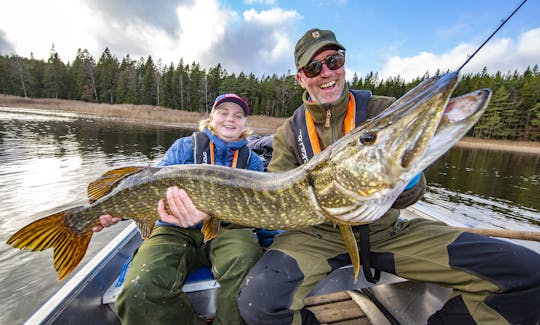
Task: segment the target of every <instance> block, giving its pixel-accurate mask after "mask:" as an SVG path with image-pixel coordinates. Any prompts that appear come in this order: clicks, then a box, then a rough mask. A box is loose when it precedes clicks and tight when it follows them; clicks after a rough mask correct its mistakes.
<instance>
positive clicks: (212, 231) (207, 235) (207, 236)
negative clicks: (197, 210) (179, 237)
mask: <svg viewBox="0 0 540 325" xmlns="http://www.w3.org/2000/svg"><path fill="white" fill-rule="evenodd" d="M219 224H220V221H219V220H218V219H216V218H214V217H212V216H210V218H209V219H208V220H205V221H204V223H203V226H202V229H201V232H202V233H203V235H204V242H207V241H209V240H212V239H213V238H214V237H216V236H217V233H218V231H219Z"/></svg>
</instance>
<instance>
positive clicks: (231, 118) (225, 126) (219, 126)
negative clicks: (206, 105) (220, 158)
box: [210, 102, 247, 142]
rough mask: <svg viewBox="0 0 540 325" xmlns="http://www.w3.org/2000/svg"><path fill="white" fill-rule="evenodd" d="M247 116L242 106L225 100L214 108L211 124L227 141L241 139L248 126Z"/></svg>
mask: <svg viewBox="0 0 540 325" xmlns="http://www.w3.org/2000/svg"><path fill="white" fill-rule="evenodd" d="M246 121H247V119H246V117H245V116H244V111H243V110H242V107H240V106H239V105H237V104H235V103H231V102H225V103H223V104H221V105H219V106H218V107H216V108H215V109H214V112H213V113H212V114H211V115H210V125H211V126H212V129H213V130H214V132H215V133H216V135H217V136H218V137H220V138H221V139H223V140H224V141H226V142H231V141H237V140H240V135H241V134H242V132H244V128H245V127H246Z"/></svg>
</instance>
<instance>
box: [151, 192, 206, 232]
mask: <svg viewBox="0 0 540 325" xmlns="http://www.w3.org/2000/svg"><path fill="white" fill-rule="evenodd" d="M167 204H168V206H169V210H170V212H171V213H172V214H169V212H167V210H166V209H165V203H164V202H163V200H159V202H158V208H157V212H158V214H159V217H160V218H161V220H162V221H165V222H168V223H172V224H174V225H177V226H180V227H183V228H188V227H191V226H195V225H197V224H199V223H201V222H203V221H205V220H206V219H208V214H207V213H206V212H203V211H200V210H199V209H197V208H196V207H195V205H194V204H193V201H191V199H190V198H189V196H188V195H187V193H186V191H184V190H183V189H179V188H178V187H177V186H174V187H169V188H168V189H167Z"/></svg>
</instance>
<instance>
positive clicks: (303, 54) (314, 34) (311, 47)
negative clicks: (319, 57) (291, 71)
mask: <svg viewBox="0 0 540 325" xmlns="http://www.w3.org/2000/svg"><path fill="white" fill-rule="evenodd" d="M329 45H333V46H335V47H337V48H339V49H341V50H344V51H345V47H343V45H341V44H339V42H338V41H337V40H336V35H334V32H332V31H331V30H321V29H318V28H313V29H310V30H308V31H307V32H306V33H305V34H304V36H302V38H300V39H299V40H298V42H297V43H296V47H295V48H294V63H296V68H297V69H300V68H302V67H303V66H305V65H306V64H308V63H309V61H310V60H311V58H313V56H315V54H317V52H318V51H319V50H320V49H322V48H323V47H325V46H329Z"/></svg>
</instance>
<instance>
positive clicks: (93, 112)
mask: <svg viewBox="0 0 540 325" xmlns="http://www.w3.org/2000/svg"><path fill="white" fill-rule="evenodd" d="M0 108H4V109H9V108H15V109H29V110H36V112H37V111H39V110H41V111H43V114H51V113H59V114H77V115H87V116H91V117H99V118H112V119H119V120H124V121H126V122H130V123H140V124H156V125H165V126H178V127H186V128H193V129H196V128H198V125H199V120H201V119H203V118H205V117H206V113H200V112H188V111H182V110H174V109H169V108H164V107H160V106H150V105H133V104H113V105H111V104H98V103H89V102H83V101H75V100H65V99H52V98H42V99H34V98H24V97H18V96H11V95H2V94H0ZM285 120H286V119H285V118H275V117H269V116H262V115H252V116H250V117H249V122H248V126H249V127H250V128H251V129H253V130H254V131H255V132H257V133H259V134H262V135H266V134H272V133H274V132H275V130H276V129H277V127H279V126H280V125H281V124H282V123H283V122H284V121H285ZM456 147H464V148H477V149H485V150H498V151H512V152H519V153H526V154H536V155H540V142H532V141H504V140H487V139H478V138H471V137H464V138H463V139H461V140H460V141H459V142H458V143H457V144H456Z"/></svg>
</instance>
